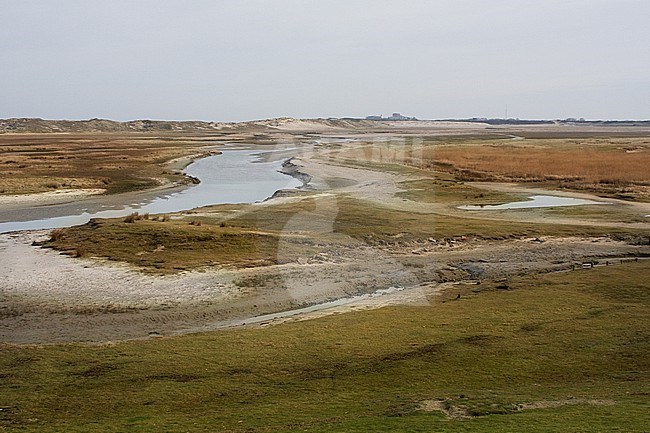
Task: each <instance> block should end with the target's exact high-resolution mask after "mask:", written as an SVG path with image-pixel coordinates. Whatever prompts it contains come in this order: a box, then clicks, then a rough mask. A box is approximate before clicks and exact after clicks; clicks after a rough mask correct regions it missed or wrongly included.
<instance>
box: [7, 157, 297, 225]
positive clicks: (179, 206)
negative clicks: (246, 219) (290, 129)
mask: <svg viewBox="0 0 650 433" xmlns="http://www.w3.org/2000/svg"><path fill="white" fill-rule="evenodd" d="M261 153H262V152H260V151H255V150H224V151H223V153H222V154H221V155H214V156H209V157H207V158H203V159H200V160H198V161H196V162H194V163H192V164H190V165H189V166H188V167H187V168H186V169H185V170H184V172H185V173H187V174H188V175H190V176H194V177H196V178H198V179H200V180H201V183H200V184H198V185H195V186H192V187H190V188H187V189H185V190H183V191H180V192H176V193H173V194H169V195H167V196H162V197H157V198H154V199H152V200H148V201H145V202H142V203H132V204H129V205H128V206H124V207H123V208H121V209H110V210H103V211H99V212H92V213H89V212H83V213H81V214H77V215H66V216H59V217H54V218H44V219H38V220H32V221H10V222H4V223H0V233H7V232H12V231H16V230H37V229H51V228H58V227H69V226H73V225H78V224H85V223H87V222H88V221H89V220H90V219H91V218H119V217H123V216H126V215H129V214H131V213H133V212H139V213H140V214H143V213H151V214H155V213H168V212H178V211H183V210H189V209H194V208H197V207H201V206H207V205H211V204H222V203H254V202H256V201H261V200H264V199H266V198H268V197H270V196H271V195H273V193H274V192H276V191H277V190H280V189H287V188H295V187H298V186H300V185H301V182H300V181H298V180H297V179H294V178H293V177H290V176H287V175H285V174H282V173H280V172H279V171H278V170H279V169H280V168H281V166H282V161H272V162H264V161H263V160H262V159H261V158H260V157H259V155H261Z"/></svg>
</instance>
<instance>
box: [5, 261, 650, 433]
mask: <svg viewBox="0 0 650 433" xmlns="http://www.w3.org/2000/svg"><path fill="white" fill-rule="evenodd" d="M649 272H650V263H648V262H645V261H643V262H639V263H626V264H623V265H617V266H609V267H607V268H598V269H591V270H579V271H575V272H569V273H558V274H552V275H544V276H529V277H521V278H518V279H512V280H510V281H509V282H508V285H509V287H510V289H508V290H499V289H497V288H496V287H495V286H494V284H495V283H488V282H484V283H483V284H482V285H480V286H465V287H458V288H457V290H462V291H463V292H464V293H465V292H467V293H469V294H468V295H463V297H462V298H461V299H460V300H448V301H446V302H442V300H443V299H452V298H453V297H454V296H453V295H454V294H455V292H456V289H454V291H452V292H451V293H448V296H443V297H438V298H433V299H431V303H430V305H428V306H419V307H416V306H409V307H406V306H405V307H391V308H384V309H379V310H373V311H365V312H355V313H348V314H342V315H335V316H330V317H326V318H321V319H317V320H311V321H307V322H294V323H288V324H283V325H278V326H273V327H269V328H256V329H238V330H230V331H220V332H214V333H206V334H197V335H187V336H182V337H174V338H160V339H153V340H147V341H132V342H122V343H115V344H105V345H99V346H97V345H82V344H66V345H52V346H39V347H29V346H24V347H19V346H7V345H5V346H2V347H1V352H0V353H1V357H0V377H2V381H0V409H1V410H0V430H2V431H16V432H55V431H56V432H63V431H65V432H130V431H133V432H151V431H165V432H216V431H221V432H284V431H307V432H368V431H373V432H379V431H398V432H399V431H402V432H452V431H453V432H462V431H472V432H513V431H526V432H549V431H557V432H611V431H620V432H644V431H647V429H648V425H650V415H649V414H650V411H649V410H648V409H649V398H648V390H649V389H650V374H649V370H650V357H649V356H648V354H649V353H650V317H649V316H650V314H649V311H650V310H649V309H648V307H649V304H650V281H649V280H648V278H647V276H648V275H649ZM478 289H480V291H478ZM432 400H434V401H435V400H440V401H442V403H440V404H441V405H442V406H443V407H445V408H449V410H451V411H452V412H454V413H460V414H465V415H467V417H468V418H467V419H450V418H448V417H447V416H446V415H445V414H443V413H442V412H440V411H429V412H426V411H423V410H420V408H421V407H422V404H423V403H422V402H426V401H432ZM590 402H591V403H593V404H590ZM528 403H538V405H540V406H542V407H546V408H540V409H527V410H519V409H518V408H519V407H520V406H519V405H522V404H528Z"/></svg>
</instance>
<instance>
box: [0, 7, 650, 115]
mask: <svg viewBox="0 0 650 433" xmlns="http://www.w3.org/2000/svg"><path fill="white" fill-rule="evenodd" d="M0 19H1V23H2V24H1V25H0V118H7V117H43V118H51V119H64V118H65V119H86V118H93V117H100V118H109V119H115V120H128V119H143V118H148V119H179V120H183V119H201V120H218V121H239V120H250V119H259V118H268V117H279V116H294V117H342V116H355V117H356V116H366V115H368V114H380V113H383V114H390V113H391V112H393V111H400V112H402V113H403V114H408V115H414V116H417V117H420V118H430V119H436V118H451V117H455V118H464V117H504V116H505V113H506V107H507V113H508V116H509V117H519V118H565V117H584V118H588V119H605V118H607V119H630V118H634V119H650V25H649V24H648V23H649V22H650V1H648V0H490V1H486V0H440V1H436V0H429V1H426V0H393V1H384V0H211V1H208V0H206V1H203V0H178V1H176V0H151V1H137V0H128V1H117V0H104V1H99V0H97V1H90V0H56V1H55V0H52V1H44V0H42V1H31V0H0Z"/></svg>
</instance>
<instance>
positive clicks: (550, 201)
mask: <svg viewBox="0 0 650 433" xmlns="http://www.w3.org/2000/svg"><path fill="white" fill-rule="evenodd" d="M590 204H609V203H606V202H602V201H594V200H585V199H582V198H572V197H557V196H553V195H532V196H530V197H528V200H527V201H513V202H510V203H503V204H495V205H464V206H458V209H462V210H504V209H530V208H540V207H559V206H584V205H590Z"/></svg>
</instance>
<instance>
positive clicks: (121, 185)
mask: <svg viewBox="0 0 650 433" xmlns="http://www.w3.org/2000/svg"><path fill="white" fill-rule="evenodd" d="M168 134H170V137H175V139H170V137H165V136H164V135H162V136H161V135H149V134H143V133H123V134H119V133H78V134H16V135H3V134H0V191H2V192H1V194H28V193H38V192H44V191H52V190H57V189H76V188H101V189H105V190H106V192H107V193H109V194H113V193H120V192H127V191H134V190H142V189H147V188H152V187H155V186H158V185H160V182H161V180H166V181H174V182H185V181H189V180H188V179H186V178H185V176H184V175H183V174H182V173H181V172H180V171H175V170H169V169H168V168H167V167H166V163H167V161H170V160H172V159H175V158H179V157H182V156H187V155H192V154H196V153H200V149H201V147H202V146H204V145H205V143H202V142H200V141H197V140H193V139H192V138H191V137H179V136H178V135H174V134H173V133H168Z"/></svg>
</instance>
